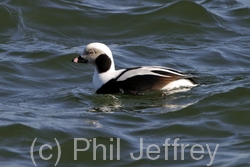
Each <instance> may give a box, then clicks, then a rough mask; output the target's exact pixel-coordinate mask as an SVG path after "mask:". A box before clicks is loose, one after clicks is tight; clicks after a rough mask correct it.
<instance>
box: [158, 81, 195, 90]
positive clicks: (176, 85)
mask: <svg viewBox="0 0 250 167" xmlns="http://www.w3.org/2000/svg"><path fill="white" fill-rule="evenodd" d="M194 86H196V84H194V83H192V82H191V81H190V80H188V79H179V80H176V81H173V82H170V83H169V84H167V85H166V86H164V87H163V88H162V90H171V89H178V88H183V87H194Z"/></svg>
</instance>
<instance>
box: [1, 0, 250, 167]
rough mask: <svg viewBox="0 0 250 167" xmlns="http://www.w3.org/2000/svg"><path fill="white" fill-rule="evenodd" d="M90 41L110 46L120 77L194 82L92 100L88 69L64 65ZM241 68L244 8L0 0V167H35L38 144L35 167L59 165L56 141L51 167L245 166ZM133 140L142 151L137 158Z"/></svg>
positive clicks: (245, 72)
mask: <svg viewBox="0 0 250 167" xmlns="http://www.w3.org/2000/svg"><path fill="white" fill-rule="evenodd" d="M96 41H97V42H102V43H105V44H107V45H108V46H109V47H110V48H111V50H112V51H113V55H114V58H115V63H116V68H117V69H121V68H127V67H132V66H140V65H161V66H166V67H171V68H176V69H178V70H182V71H185V72H189V73H191V74H193V75H194V76H195V77H197V79H196V80H197V81H198V82H199V83H202V84H201V86H198V87H195V88H193V89H191V90H190V91H187V92H179V93H170V92H167V93H168V95H167V96H166V97H165V98H162V96H161V93H162V92H158V91H156V92H148V93H146V95H144V96H130V95H122V94H116V95H96V94H95V93H94V90H93V87H92V83H91V82H92V75H93V67H92V66H91V65H85V64H74V63H71V60H72V59H73V58H74V57H76V56H77V55H78V54H80V53H81V52H82V50H83V48H84V46H85V45H86V44H88V43H90V42H96ZM249 67H250V2H249V1H247V0H238V1H236V0H194V1H179V0H169V1H164V0H154V1H153V0H127V1H116V0H104V1H98V0H91V1H85V0H75V1H70V0H53V1H52V0H37V1H29V0H3V1H1V2H0V95H1V96H0V166H18V167H20V166H25V167H26V166H34V164H33V162H32V158H31V157H32V156H31V154H30V152H31V148H32V147H31V145H32V143H33V142H34V141H35V138H37V139H36V141H35V142H34V148H33V149H34V150H33V152H32V153H33V157H34V162H35V163H36V165H37V166H54V165H55V164H56V161H57V158H58V152H59V151H58V146H57V145H56V141H55V139H54V138H56V139H57V141H58V142H59V144H60V148H61V156H60V159H59V162H58V164H57V166H67V167H68V166H108V167H112V166H113V167H116V166H136V167H137V166H142V167H145V166H164V167H165V166H171V167H173V166H178V167H179V166H181V167H201V166H207V165H211V166H220V167H221V166H222V167H247V166H250V130H249V129H250V113H249V112H250V111H249V109H250V103H249V95H250V77H249V74H250V68H249ZM76 138H82V139H86V140H87V141H88V142H87V141H78V142H77V143H78V145H77V149H84V148H86V147H87V143H89V145H90V147H89V149H86V151H78V152H77V154H78V155H77V158H76V160H74V154H75V151H76V149H75V147H74V144H76ZM140 138H141V139H143V153H144V154H143V155H142V158H138V160H134V159H133V158H132V156H131V153H133V156H135V157H139V155H140ZM74 139H75V142H74ZM168 139H169V144H170V145H171V146H168V147H167V148H168V149H166V147H165V146H163V144H164V143H165V141H168ZM178 139H179V140H178ZM112 140H113V141H112ZM174 140H176V142H178V144H179V146H177V147H175V146H174V145H173V144H174ZM94 141H97V144H103V145H104V146H106V158H107V160H103V154H104V152H103V150H102V148H101V146H100V147H98V149H97V152H96V156H97V157H96V159H97V160H94V153H95V152H94V150H93V149H94ZM118 141H120V145H119V146H118V147H117V143H118ZM44 144H49V145H51V146H52V147H51V149H50V148H49V146H48V145H44ZM151 144H154V145H151ZM187 144H189V146H187V147H186V148H185V149H184V151H183V150H182V146H184V145H187ZM195 144H196V145H195ZM42 145H43V146H44V147H41V146H42ZM194 145H195V146H196V148H195V150H193V151H196V153H194V154H192V153H193V152H192V146H194ZM75 146H76V145H75ZM148 146H150V147H151V148H149V147H148ZM207 146H209V148H210V153H211V154H213V155H214V159H213V160H212V159H211V154H210V153H209V150H208V147H207ZM216 146H218V148H217V150H216V152H215V148H216ZM110 147H111V149H110ZM112 147H113V149H112ZM201 147H202V148H203V149H204V151H202V148H201ZM118 148H119V149H120V151H118V153H117V149H118ZM158 148H159V149H158ZM39 149H40V150H41V151H40V153H41V154H42V156H43V157H44V158H45V159H46V158H47V159H49V156H50V155H51V156H52V158H51V159H49V160H43V159H42V158H41V155H40V153H39ZM147 149H148V151H151V152H153V151H154V153H149V156H147V154H146V152H147ZM112 152H113V154H111V156H110V153H112ZM166 152H167V154H166ZM197 152H198V153H197ZM117 154H119V157H117ZM166 155H167V157H166ZM112 156H113V158H112ZM192 156H193V157H196V159H197V158H198V159H199V158H200V159H199V160H195V159H194V158H193V157H192ZM150 157H151V158H155V159H156V160H151V159H150ZM112 159H113V160H112Z"/></svg>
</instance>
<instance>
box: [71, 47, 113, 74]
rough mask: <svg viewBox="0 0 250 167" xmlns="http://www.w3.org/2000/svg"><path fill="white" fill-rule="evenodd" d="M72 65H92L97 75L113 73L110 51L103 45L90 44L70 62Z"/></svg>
mask: <svg viewBox="0 0 250 167" xmlns="http://www.w3.org/2000/svg"><path fill="white" fill-rule="evenodd" d="M72 62H74V63H90V64H93V65H94V66H95V67H96V69H97V71H98V72H99V73H103V72H107V71H115V64H114V59H113V56H112V52H111V50H110V49H109V48H108V47H107V46H106V45H105V44H103V43H97V42H95V43H90V44H88V45H87V46H86V47H85V49H84V50H83V54H82V55H80V56H79V57H76V58H75V59H73V60H72Z"/></svg>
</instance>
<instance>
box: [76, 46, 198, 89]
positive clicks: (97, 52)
mask: <svg viewBox="0 0 250 167" xmlns="http://www.w3.org/2000/svg"><path fill="white" fill-rule="evenodd" d="M72 62H74V63H90V64H92V65H94V66H95V73H94V76H93V85H94V88H95V91H96V93H98V94H108V93H119V92H121V93H126V94H142V92H143V91H148V90H170V89H175V88H180V87H194V86H196V85H197V84H196V83H195V82H194V80H193V79H192V76H189V75H186V74H184V73H182V72H180V71H177V70H174V69H171V68H166V67H161V66H141V67H133V68H128V69H121V70H115V64H114V59H113V56H112V52H111V50H110V49H109V48H108V47H107V46H106V45H105V44H102V43H90V44H88V45H87V46H86V48H85V49H84V51H83V54H82V55H80V56H78V57H76V58H75V59H73V60H72Z"/></svg>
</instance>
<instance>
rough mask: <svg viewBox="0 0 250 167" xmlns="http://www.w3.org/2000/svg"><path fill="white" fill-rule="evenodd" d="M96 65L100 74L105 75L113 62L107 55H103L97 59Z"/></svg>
mask: <svg viewBox="0 0 250 167" xmlns="http://www.w3.org/2000/svg"><path fill="white" fill-rule="evenodd" d="M95 64H96V66H97V70H98V72H99V73H103V72H106V71H108V70H109V69H110V67H111V60H110V58H109V57H108V56H107V55H106V54H101V55H99V56H98V57H97V58H96V60H95Z"/></svg>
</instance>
